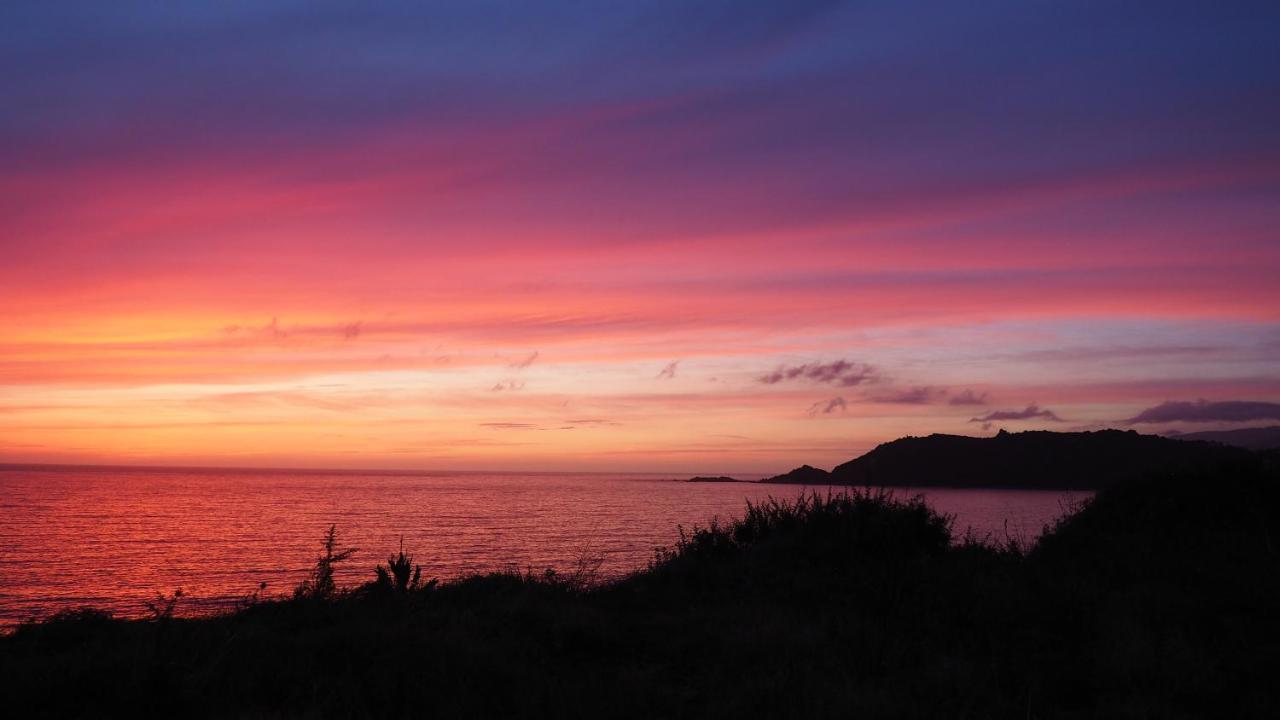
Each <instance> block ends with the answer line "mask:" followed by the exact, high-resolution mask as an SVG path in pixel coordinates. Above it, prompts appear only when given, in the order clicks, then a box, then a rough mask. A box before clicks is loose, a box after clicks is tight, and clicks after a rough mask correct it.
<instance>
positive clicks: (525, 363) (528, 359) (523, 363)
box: [507, 350, 538, 370]
mask: <svg viewBox="0 0 1280 720" xmlns="http://www.w3.org/2000/svg"><path fill="white" fill-rule="evenodd" d="M537 359H538V351H537V350H534V351H533V352H531V353H529V354H528V355H527V356H525V357H524V358H522V359H520V360H517V361H515V362H513V363H510V364H509V365H508V366H507V367H511V368H515V369H516V370H524V369H525V368H527V367H529V366H530V365H532V364H533V361H535V360H537Z"/></svg>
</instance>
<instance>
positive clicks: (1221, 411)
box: [1124, 400, 1280, 425]
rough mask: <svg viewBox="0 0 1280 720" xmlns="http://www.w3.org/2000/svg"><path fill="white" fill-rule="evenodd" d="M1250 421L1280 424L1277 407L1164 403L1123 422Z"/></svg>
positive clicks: (1240, 403)
mask: <svg viewBox="0 0 1280 720" xmlns="http://www.w3.org/2000/svg"><path fill="white" fill-rule="evenodd" d="M1251 420H1280V403H1273V402H1261V401H1247V400H1225V401H1221V402H1209V401H1208V400H1197V401H1195V402H1177V401H1170V402H1164V403H1161V404H1159V405H1156V406H1155V407H1150V408H1147V409H1146V410H1143V411H1142V412H1140V413H1138V414H1137V415H1135V416H1133V417H1131V418H1129V419H1128V420H1125V421H1124V422H1126V423H1128V424H1130V425H1134V424H1137V423H1171V422H1179V421H1186V422H1249V421H1251Z"/></svg>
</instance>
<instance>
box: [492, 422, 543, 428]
mask: <svg viewBox="0 0 1280 720" xmlns="http://www.w3.org/2000/svg"><path fill="white" fill-rule="evenodd" d="M477 425H479V426H480V427H485V428H490V429H492V430H537V429H538V426H537V425H534V424H533V423H521V422H482V423H477Z"/></svg>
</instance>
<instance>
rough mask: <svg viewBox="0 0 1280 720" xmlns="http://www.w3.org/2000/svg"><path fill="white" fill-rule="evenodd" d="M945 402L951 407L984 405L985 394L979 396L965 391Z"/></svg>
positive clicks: (985, 401) (985, 400)
mask: <svg viewBox="0 0 1280 720" xmlns="http://www.w3.org/2000/svg"><path fill="white" fill-rule="evenodd" d="M947 402H948V404H951V405H986V404H987V394H986V393H982V394H981V395H979V394H977V393H975V392H974V391H972V390H968V389H966V390H961V391H960V392H958V393H956V394H955V395H952V396H951V399H950V400H948V401H947Z"/></svg>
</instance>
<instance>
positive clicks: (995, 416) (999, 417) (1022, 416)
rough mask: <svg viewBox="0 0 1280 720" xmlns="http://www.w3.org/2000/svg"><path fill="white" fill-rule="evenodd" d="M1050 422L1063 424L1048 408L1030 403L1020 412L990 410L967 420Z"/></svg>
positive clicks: (983, 421) (986, 421)
mask: <svg viewBox="0 0 1280 720" xmlns="http://www.w3.org/2000/svg"><path fill="white" fill-rule="evenodd" d="M1037 418H1038V419H1042V420H1052V421H1053V422H1063V420H1062V418H1060V417H1058V414H1057V413H1055V412H1054V411H1052V410H1050V409H1049V408H1042V407H1040V406H1039V405H1037V404H1035V403H1031V404H1030V405H1028V406H1027V407H1026V408H1024V409H1022V410H992V411H991V412H989V413H987V414H986V415H980V416H978V417H975V418H969V422H980V423H990V422H1000V421H1003V420H1035V419H1037Z"/></svg>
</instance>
